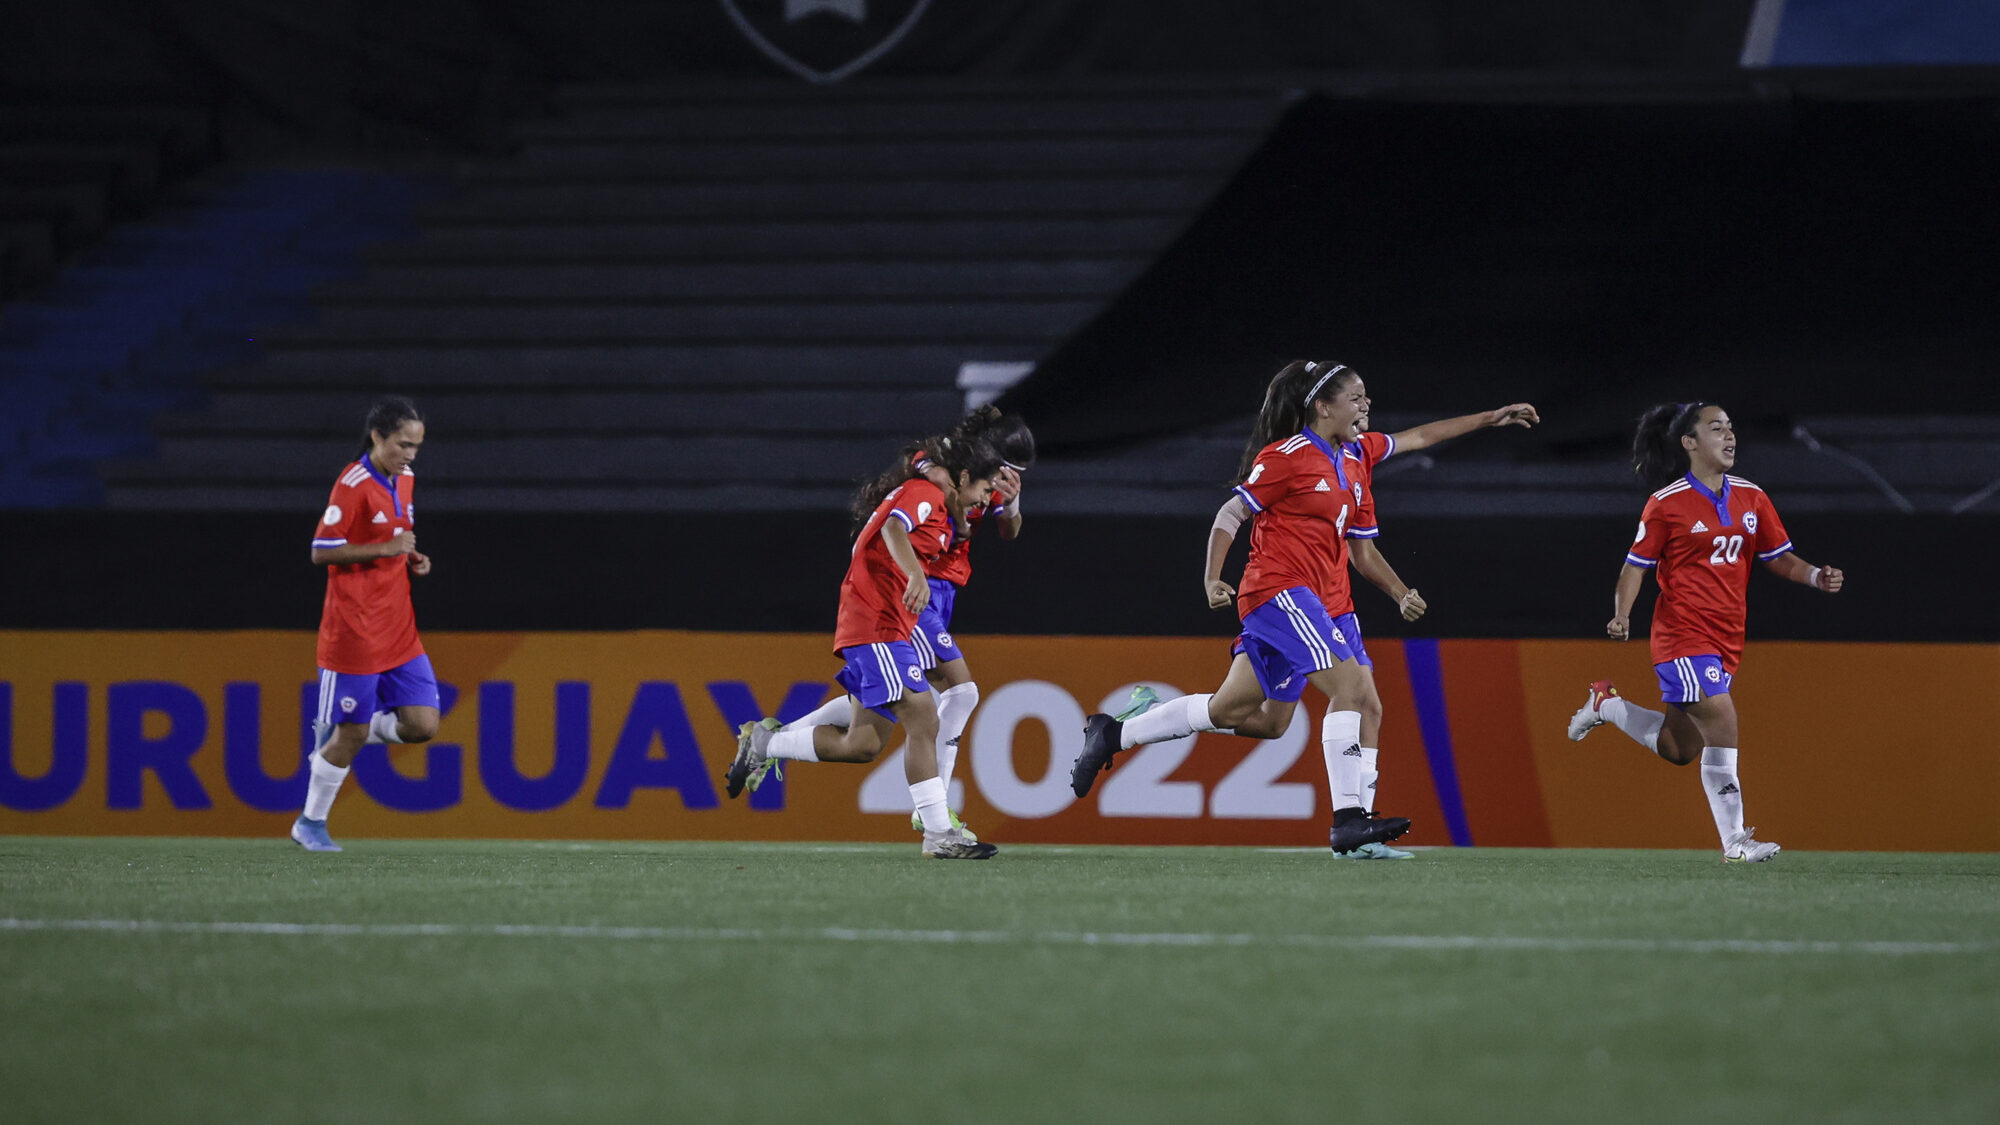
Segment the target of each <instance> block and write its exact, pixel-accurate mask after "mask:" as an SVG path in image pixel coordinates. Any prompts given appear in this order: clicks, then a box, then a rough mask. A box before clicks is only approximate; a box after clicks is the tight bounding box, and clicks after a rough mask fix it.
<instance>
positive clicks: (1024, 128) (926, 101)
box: [105, 82, 1283, 510]
mask: <svg viewBox="0 0 2000 1125" xmlns="http://www.w3.org/2000/svg"><path fill="white" fill-rule="evenodd" d="M1282 104H1283V99H1282V96H1281V95H1280V94H1279V93H1277V92H1275V91H1272V90H1270V89H1248V90H1246V89H1243V88H1240V87H1232V86H1229V85H1221V86H1215V87H1212V88H1210V89H1206V90H1203V89H1195V90H1192V91H1185V92H1180V93H1166V92H1163V91H1162V90H1161V89H1160V88H1159V86H1158V85H1157V84H1137V85H1131V84H1128V85H1123V86H1121V85H1116V84H1099V85H1097V86H1093V87H1085V88H1077V87H1073V86H1069V85H1065V84H1063V83H1057V82H1049V83H1041V84H1027V85H1023V84H1020V83H1008V84H1005V85H990V86H987V87H984V88H982V87H980V86H977V85H968V84H965V83H955V84H952V85H950V86H949V87H947V86H943V85H931V86H928V87H927V86H925V85H923V84H906V85H903V86H899V87H888V88H885V87H872V88H868V89H865V90H862V89H857V90H853V91H837V92H827V91H819V90H811V89H803V88H800V87H796V86H770V85H761V86H754V87H746V86H743V85H741V84H736V85H730V86H701V87H695V88H690V87H688V86H687V85H685V84H681V85H645V84H607V85H596V86H582V87H575V88H570V89H567V90H565V91H563V92H562V93H561V94H560V96H559V98H558V100H557V107H558V111H557V112H556V113H554V114H552V115H550V116H548V117H546V118H544V119H541V120H537V121H532V122H530V123H527V124H525V125H524V126H523V127H522V129H521V132H520V138H519V139H520V148H519V151H518V153H517V154H516V155H514V156H513V157H511V158H509V159H505V160H498V161H476V162H470V163H468V164H467V165H466V166H465V168H464V170H463V171H462V173H461V175H460V176H459V178H458V180H459V182H458V189H459V190H458V192H457V194H456V195H455V197H454V198H451V199H449V200H446V201H441V202H438V203H436V204H434V205H432V206H430V207H429V208H427V209H425V210H424V211H423V212H422V227H423V230H422V237H421V238H419V239H417V240H415V241H411V242H405V243H400V244H395V245H387V246H379V247H377V248H375V249H373V250H371V251H370V252H369V259H370V262H371V264H372V267H373V268H372V269H371V270H370V272H369V274H368V276H366V277H365V278H361V279H358V280H354V281H347V282H340V283H335V284H331V285H327V286H324V287H322V288H321V289H319V290H318V291H317V293H316V296H315V308H316V315H315V316H314V317H313V318H312V320H311V321H310V322H306V323H299V324H295V325H288V326H284V327H280V328H277V329H275V330H272V331H267V332H265V333H263V334H262V336H261V342H262V344H263V351H262V355H261V357H260V358H259V359H258V360H257V361H256V362H247V363H242V364H239V365H236V366H233V367H230V368H228V369H227V370H222V371H217V372H212V373H210V374H208V375H206V376H205V377H204V379H203V384H204V386H205V387H206V388H207V389H208V390H209V392H210V393H211V394H212V396H213V398H212V401H211V402H210V403H209V405H208V406H207V407H206V408H204V409H201V410H197V411H190V412H183V413H178V414H175V415H173V416H171V417H167V418H163V419H162V420H161V421H160V422H159V423H158V424H157V426H156V432H157V434H158V438H159V447H158V456H157V457H156V458H153V459H150V460H146V461H135V462H130V463H126V464H120V465H114V466H110V467H107V468H106V470H105V479H106V489H107V500H108V503H109V504H110V505H111V506H112V507H145V508H155V507H162V506H165V507H188V508H217V507H240V508H266V509H273V510H275V509H291V510H301V509H302V508H310V507H312V506H313V505H314V504H316V503H317V502H318V501H319V500H320V499H321V498H323V494H324V492H325V481H326V476H327V473H328V471H329V469H328V466H330V465H338V464H339V462H340V461H341V459H343V458H344V457H346V456H348V455H350V452H351V451H350V450H349V448H348V447H349V445H350V440H349V438H348V436H347V431H348V430H350V429H353V428H354V427H355V426H356V424H357V423H356V419H358V417H359V407H360V405H361V404H363V403H364V400H365V396H366V395H367V394H368V393H370V392H374V391H377V390H391V389H393V390H396V391H398V392H401V393H406V394H410V395H412V396H414V397H416V398H417V399H418V401H419V402H420V403H421V404H422V405H423V407H424V409H425V410H426V411H427V412H429V413H430V415H431V416H432V417H433V419H434V420H435V422H436V424H437V426H438V428H439V432H440V433H441V434H446V433H448V434H449V435H450V440H448V441H440V442H438V443H437V446H436V449H435V451H434V452H429V453H426V455H425V459H424V463H425V465H426V466H435V467H436V469H437V476H436V478H435V482H434V483H427V484H426V494H427V495H429V496H432V497H436V498H437V499H436V501H435V502H437V503H442V504H449V505H450V506H452V507H454V508H457V509H461V510H467V509H484V510H496V509H504V510H573V509H650V510H689V509H694V510H700V509H708V508H715V507H731V508H742V507H745V506H749V507H758V508H781V509H797V508H811V507H828V506H839V505H840V504H842V503H844V501H845V497H846V496H847V494H848V492H849V491H850V489H851V487H852V482H853V480H854V479H855V478H856V477H857V476H859V475H861V474H863V473H866V472H868V471H870V470H872V469H873V468H875V467H877V465H878V463H879V462H881V461H882V460H883V458H884V455H885V452H886V451H887V450H888V449H890V448H892V446H893V443H894V442H896V441H899V440H902V439H904V438H906V437H909V436H911V435H914V434H916V433H919V432H921V431H924V430H926V429H929V428H934V427H937V426H939V425H941V424H944V423H947V422H948V421H949V420H950V419H951V418H952V417H953V416H954V415H955V413H956V411H957V410H958V407H959V403H960V398H959V395H958V393H957V392H956V390H955V389H954V388H953V377H954V374H955V373H956V371H957V369H958V367H959V365H960V364H961V363H963V362H965V361H968V360H986V361H1009V360H1016V361H1018V360H1033V359H1035V358H1037V357H1039V356H1041V355H1043V354H1045V353H1046V352H1047V351H1049V350H1050V349H1052V348H1053V347H1054V346H1055V345H1056V344H1057V343H1058V342H1060V341H1061V340H1062V338H1063V337H1064V336H1065V335H1066V334H1067V333H1069V332H1071V331H1073V330H1074V329H1075V328H1076V327H1077V326H1078V325H1080V324H1082V323H1083V322H1084V321H1086V320H1087V319H1089V318H1090V316H1092V315H1093V314H1094V313H1095V312H1096V311H1097V309H1098V308H1099V307H1100V306H1101V305H1103V304H1104V303H1106V302H1108V301H1109V300H1110V299H1112V298H1113V297H1114V296H1115V295H1116V294H1117V293H1118V292H1119V290H1120V289H1121V288H1122V287H1123V286H1124V285H1125V284H1126V283H1127V282H1128V281H1129V280H1130V278H1131V277H1132V276H1134V275H1135V274H1137V273H1138V272H1139V271H1140V270H1141V269H1142V268H1143V267H1144V266H1145V265H1146V263H1147V262H1148V261H1149V260H1150V259H1151V257H1152V256H1153V255H1154V254H1156V253H1157V252H1158V251H1159V250H1160V249H1161V248H1162V247H1163V246H1165V245H1166V244H1167V243H1168V242H1169V241H1170V240H1171V239H1172V238H1173V236H1174V235H1175V234H1176V233H1177V232H1178V231H1179V230H1180V229H1181V228H1182V227H1183V226H1184V225H1185V224H1186V223H1187V222H1188V221H1189V219H1190V218H1191V217H1192V216H1193V215H1195V214H1196V213H1197V212H1198V211H1199V210H1200V208H1201V206H1202V205H1203V204H1204V203H1205V202H1206V201H1207V200H1208V199H1209V197H1210V196H1212V195H1213V194H1214V192H1215V191H1216V190H1217V188H1218V187H1219V186H1220V185H1221V184H1222V183H1223V182H1224V181H1225V180H1226V178H1227V177H1228V176H1229V174H1230V173H1231V172H1232V171H1233V170H1234V169H1235V168H1236V167H1237V165H1239V164H1240V163H1241V162H1242V160H1243V159H1244V157H1245V156H1246V155H1247V154H1248V153H1249V152H1250V151H1252V150H1253V149H1254V148H1255V147H1256V145H1257V143H1258V141H1259V140H1260V139H1261V138H1262V136H1263V134H1264V133H1265V132H1266V131H1267V130H1268V128H1269V127H1270V125H1271V123H1272V122H1273V121H1274V120H1275V119H1276V118H1277V116H1278V114H1279V112H1280V111H1281V108H1282ZM336 435H337V436H336ZM420 471H421V470H420ZM223 482H228V483H227V484H224V483H223Z"/></svg>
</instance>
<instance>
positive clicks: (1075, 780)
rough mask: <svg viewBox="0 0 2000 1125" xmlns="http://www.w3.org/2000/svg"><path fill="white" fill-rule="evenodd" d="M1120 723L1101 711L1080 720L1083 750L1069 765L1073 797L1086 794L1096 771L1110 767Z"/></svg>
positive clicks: (1116, 750)
mask: <svg viewBox="0 0 2000 1125" xmlns="http://www.w3.org/2000/svg"><path fill="white" fill-rule="evenodd" d="M1123 725H1124V724H1123V723H1121V722H1119V721H1118V720H1117V719H1114V718H1112V717H1111V716H1109V715H1105V714H1101V713H1100V714H1096V715H1092V716H1091V717H1090V718H1088V719H1085V720H1084V721H1083V753H1081V754H1078V755H1077V756H1076V762H1075V763H1074V764H1072V765H1071V766H1070V767H1069V787H1070V789H1071V790H1072V791H1073V792H1075V793H1076V795H1077V796H1079V797H1086V796H1089V795H1090V787H1091V786H1092V785H1094V784H1096V782H1097V775H1098V773H1099V772H1101V771H1103V770H1108V769H1110V768H1111V755H1113V754H1116V753H1117V752H1118V733H1119V729H1120V728H1121V727H1122V726H1123Z"/></svg>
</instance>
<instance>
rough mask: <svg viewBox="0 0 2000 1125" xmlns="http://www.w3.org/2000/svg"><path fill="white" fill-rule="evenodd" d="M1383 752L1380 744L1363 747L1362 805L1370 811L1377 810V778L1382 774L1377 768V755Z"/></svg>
mask: <svg viewBox="0 0 2000 1125" xmlns="http://www.w3.org/2000/svg"><path fill="white" fill-rule="evenodd" d="M1381 753H1382V748H1381V747H1379V746H1363V747H1362V748H1361V807H1362V808H1364V809H1367V810H1368V811H1370V812H1373V811H1375V779H1376V778H1379V777H1381V776H1382V775H1381V773H1380V772H1378V771H1377V770H1376V769H1375V760H1376V757H1377V756H1378V755H1380V754H1381Z"/></svg>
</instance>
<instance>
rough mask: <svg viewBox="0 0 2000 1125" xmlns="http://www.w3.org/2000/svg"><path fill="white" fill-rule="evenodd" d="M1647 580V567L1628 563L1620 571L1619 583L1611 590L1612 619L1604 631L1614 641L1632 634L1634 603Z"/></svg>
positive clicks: (1624, 638)
mask: <svg viewBox="0 0 2000 1125" xmlns="http://www.w3.org/2000/svg"><path fill="white" fill-rule="evenodd" d="M1645 581H1646V568H1645V567H1643V566H1633V565H1632V564H1631V563H1626V564H1625V567H1624V569H1622V570H1620V571H1619V572H1618V585H1617V586H1616V587H1615V588H1614V589H1613V590H1612V592H1611V621H1610V623H1609V624H1607V625H1605V626H1604V633H1605V635H1606V636H1608V637H1610V638H1611V639H1612V640H1614V641H1623V640H1629V639H1630V638H1631V636H1632V603H1633V602H1636V601H1638V600H1639V586H1640V584H1641V583H1643V582H1645Z"/></svg>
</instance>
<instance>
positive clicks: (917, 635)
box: [910, 625, 938, 671]
mask: <svg viewBox="0 0 2000 1125" xmlns="http://www.w3.org/2000/svg"><path fill="white" fill-rule="evenodd" d="M910 646H911V647H912V648H914V649H916V650H917V663H918V664H920V665H922V666H923V668H924V670H925V671H929V670H930V669H932V668H935V667H937V662H938V659H937V650H936V649H934V648H932V647H931V639H930V637H929V635H927V634H926V633H925V632H924V627H923V626H922V625H918V626H917V627H916V628H915V629H914V630H912V631H911V632H910Z"/></svg>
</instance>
